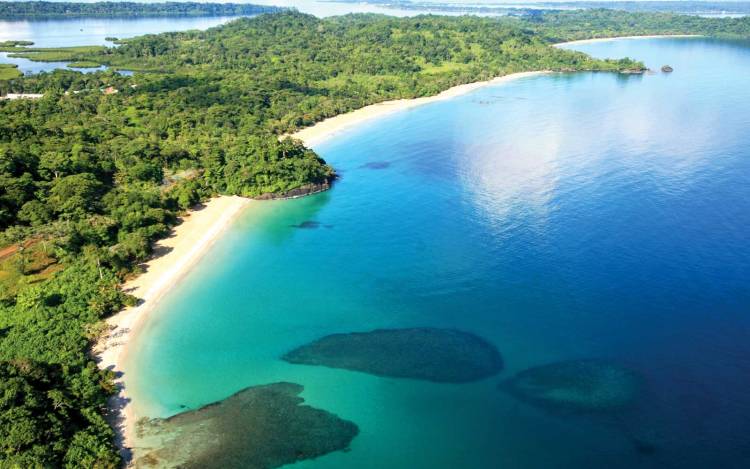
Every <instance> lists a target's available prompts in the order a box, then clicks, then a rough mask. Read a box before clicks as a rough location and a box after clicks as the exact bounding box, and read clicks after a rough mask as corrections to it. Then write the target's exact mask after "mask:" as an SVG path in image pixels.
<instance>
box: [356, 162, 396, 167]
mask: <svg viewBox="0 0 750 469" xmlns="http://www.w3.org/2000/svg"><path fill="white" fill-rule="evenodd" d="M390 166H391V163H390V162H389V161H371V162H369V163H365V164H363V165H362V166H361V167H362V168H365V169H386V168H388V167H390Z"/></svg>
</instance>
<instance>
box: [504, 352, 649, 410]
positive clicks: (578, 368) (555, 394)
mask: <svg viewBox="0 0 750 469" xmlns="http://www.w3.org/2000/svg"><path fill="white" fill-rule="evenodd" d="M640 385H641V378H640V375H639V374H637V373H636V372H634V371H632V370H629V369H627V368H623V367H621V366H618V365H616V364H613V363H610V362H607V361H603V360H572V361H563V362H557V363H551V364H548V365H542V366H538V367H534V368H530V369H528V370H524V371H521V372H520V373H518V374H517V375H515V376H514V377H512V378H511V379H509V380H507V381H505V382H503V383H501V384H500V389H501V390H503V391H506V392H508V393H509V394H511V395H512V396H514V397H516V398H517V399H519V400H522V401H525V402H528V403H530V404H533V405H536V406H539V407H543V408H546V409H549V410H560V411H572V412H599V411H610V410H615V409H620V408H622V407H625V406H627V405H628V404H630V403H632V402H633V401H634V400H635V398H636V396H637V394H638V390H639V388H640Z"/></svg>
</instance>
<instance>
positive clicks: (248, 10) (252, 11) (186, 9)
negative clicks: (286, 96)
mask: <svg viewBox="0 0 750 469" xmlns="http://www.w3.org/2000/svg"><path fill="white" fill-rule="evenodd" d="M279 10H282V8H280V7H275V6H265V5H253V4H249V3H198V2H166V3H135V2H96V3H72V2H37V1H33V2H31V1H30V2H0V18H81V17H97V16H101V17H113V16H120V17H149V16H152V17H153V16H249V15H258V14H261V13H272V12H275V11H279Z"/></svg>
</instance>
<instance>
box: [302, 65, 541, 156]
mask: <svg viewBox="0 0 750 469" xmlns="http://www.w3.org/2000/svg"><path fill="white" fill-rule="evenodd" d="M544 73H550V72H520V73H512V74H510V75H505V76H502V77H498V78H494V79H492V80H487V81H479V82H475V83H468V84H465V85H458V86H454V87H453V88H448V89H447V90H445V91H443V92H442V93H439V94H436V95H435V96H427V97H424V98H415V99H396V100H392V101H383V102H382V103H377V104H371V105H369V106H365V107H363V108H360V109H357V110H355V111H351V112H347V113H346V114H340V115H338V116H334V117H330V118H328V119H325V120H322V121H320V122H318V123H316V124H315V125H312V126H310V127H306V128H304V129H302V130H299V131H297V132H295V133H294V134H292V135H291V137H294V138H298V139H300V140H302V141H303V142H304V143H305V145H307V146H315V145H316V144H318V143H321V142H322V141H324V140H327V139H329V138H331V137H333V136H335V135H337V134H340V133H341V132H342V131H344V130H346V129H348V128H350V127H353V126H356V125H358V124H361V123H362V122H365V121H368V120H371V119H375V118H378V117H382V116H385V115H388V114H392V113H394V112H398V111H403V110H406V109H411V108H413V107H416V106H421V105H423V104H428V103H432V102H435V101H441V100H445V99H450V98H455V97H456V96H461V95H463V94H466V93H469V92H471V91H474V90H476V89H478V88H482V87H484V86H489V85H496V84H499V83H505V82H508V81H512V80H517V79H519V78H525V77H531V76H536V75H541V74H544Z"/></svg>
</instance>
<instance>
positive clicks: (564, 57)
mask: <svg viewBox="0 0 750 469" xmlns="http://www.w3.org/2000/svg"><path fill="white" fill-rule="evenodd" d="M633 15H636V16H633ZM662 32H664V33H703V34H715V35H732V36H742V35H747V32H748V21H747V20H739V21H736V20H707V19H694V18H687V19H686V18H685V17H677V16H674V15H661V14H659V15H648V14H624V13H623V14H621V13H614V12H606V11H586V12H571V13H556V14H551V15H542V16H540V17H538V18H532V19H523V20H518V19H509V18H494V19H493V18H478V17H453V18H448V17H436V16H420V17H414V18H390V17H385V16H378V15H348V16H343V17H335V18H327V19H317V18H314V17H312V16H308V15H303V14H300V13H296V12H283V13H277V14H272V15H262V16H260V17H257V18H253V19H240V20H237V21H234V22H231V23H229V24H227V25H224V26H221V27H218V28H213V29H210V30H208V31H203V32H200V31H191V32H182V33H165V34H159V35H149V36H143V37H139V38H134V39H129V40H127V41H125V42H124V43H123V44H122V45H121V46H119V47H116V48H77V49H67V50H58V51H56V52H54V53H59V54H63V55H64V54H68V55H69V60H76V61H87V62H93V63H101V64H106V65H109V66H111V67H121V68H128V69H137V70H143V71H145V73H138V74H136V75H135V76H133V77H125V76H121V75H118V74H116V73H114V72H113V71H111V70H110V71H104V72H96V73H92V74H81V73H78V72H73V71H67V70H59V71H55V72H54V73H43V74H39V75H35V76H29V77H23V78H10V79H8V80H4V81H0V91H1V92H2V93H3V94H4V93H7V92H28V93H44V95H45V96H44V98H42V99H39V100H12V101H0V230H2V234H1V235H0V396H2V397H0V466H3V467H6V466H8V467H22V468H27V467H42V466H45V467H47V466H54V467H59V466H66V467H114V466H116V465H117V464H118V463H119V457H118V455H117V453H116V451H115V447H114V444H113V432H112V430H111V429H110V428H109V426H108V425H107V424H106V422H105V420H104V419H103V415H104V413H105V409H106V398H107V396H109V395H110V394H111V393H112V392H113V385H112V374H111V372H109V371H101V370H99V369H98V368H97V367H96V365H95V364H94V362H93V361H92V359H91V357H90V356H89V354H88V353H87V352H88V350H89V349H90V347H91V344H92V343H93V341H95V340H96V339H97V338H98V337H100V335H101V334H102V333H103V332H104V326H103V325H102V318H104V317H106V316H107V315H110V314H112V313H113V312H115V311H117V310H119V309H120V308H122V307H123V306H124V305H126V304H132V302H133V298H131V297H129V296H128V295H126V294H124V293H123V292H122V291H121V290H120V289H119V285H120V284H121V282H122V281H123V279H124V278H125V277H126V276H127V275H130V274H131V273H132V272H133V270H134V266H135V265H136V264H137V263H139V262H141V261H143V260H145V259H146V258H147V257H148V256H149V254H150V249H151V244H152V242H153V241H154V240H155V239H157V238H159V237H162V236H164V235H165V234H166V233H167V232H168V230H169V228H170V227H171V226H172V225H173V224H174V223H175V219H176V215H177V214H178V213H179V212H180V211H183V210H185V209H187V208H188V207H190V206H192V205H194V204H195V203H197V202H198V201H200V200H203V199H205V198H206V197H209V196H211V195H214V194H239V195H243V196H250V197H255V196H261V195H264V194H269V193H270V194H280V195H283V194H284V193H286V192H289V191H291V190H295V189H296V190H299V189H300V188H305V187H308V188H310V187H319V186H321V185H325V184H326V183H327V182H328V181H329V180H330V179H331V178H332V177H333V170H332V168H330V167H329V166H328V165H326V164H325V162H324V161H323V160H322V159H320V158H319V157H318V156H317V155H316V154H315V152H314V151H312V150H311V149H309V148H306V147H305V146H304V145H303V144H302V143H301V142H299V141H294V140H291V139H280V138H279V137H280V136H281V135H283V134H285V133H287V132H291V131H293V130H295V129H298V128H300V127H303V126H306V125H310V124H312V123H314V122H316V121H319V120H321V119H323V118H326V117H329V116H333V115H336V114H340V113H343V112H346V111H348V110H352V109H355V108H359V107H362V106H364V105H367V104H370V103H375V102H379V101H383V100H387V99H395V98H412V97H417V96H426V95H431V94H435V93H437V92H439V91H442V90H444V89H446V88H448V87H451V86H454V85H458V84H462V83H468V82H473V81H478V80H482V79H487V78H491V77H494V76H499V75H504V74H508V73H513V72H520V71H528V70H558V71H576V70H597V71H623V70H638V69H641V68H642V64H640V63H638V62H635V61H633V60H630V59H622V60H606V61H605V60H597V59H593V58H591V57H588V56H586V55H584V54H581V53H577V52H572V51H566V50H561V49H557V48H553V47H551V46H550V44H551V43H552V42H555V41H560V40H565V39H579V38H585V37H592V36H602V35H604V36H610V35H617V34H627V35H630V34H651V33H662ZM4 47H8V48H11V49H15V50H17V52H19V53H29V50H28V49H26V48H25V47H24V45H23V44H20V45H16V44H5V45H4ZM46 52H48V53H52V51H46ZM32 53H33V52H32ZM114 91H117V92H114Z"/></svg>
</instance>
